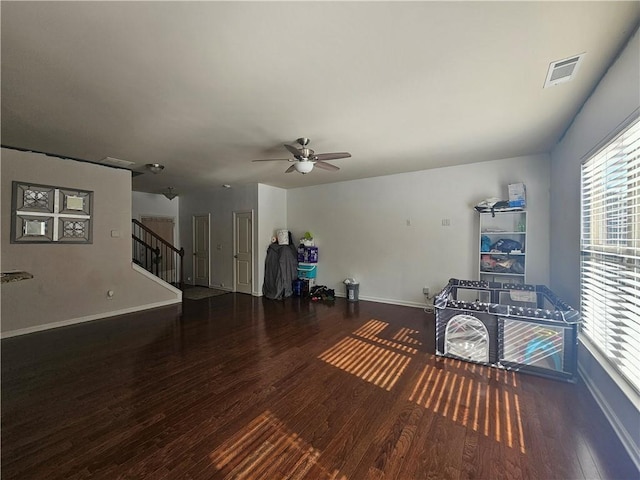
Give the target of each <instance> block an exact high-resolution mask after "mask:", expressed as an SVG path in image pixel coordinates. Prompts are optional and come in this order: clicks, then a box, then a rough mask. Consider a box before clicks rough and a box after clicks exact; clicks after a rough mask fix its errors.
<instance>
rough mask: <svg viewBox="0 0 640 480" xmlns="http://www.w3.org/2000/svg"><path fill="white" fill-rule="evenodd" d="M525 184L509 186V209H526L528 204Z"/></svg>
mask: <svg viewBox="0 0 640 480" xmlns="http://www.w3.org/2000/svg"><path fill="white" fill-rule="evenodd" d="M526 196H527V195H526V188H525V186H524V183H511V184H509V207H519V208H524V207H525V206H526V204H527V199H526Z"/></svg>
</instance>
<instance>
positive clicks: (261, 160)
mask: <svg viewBox="0 0 640 480" xmlns="http://www.w3.org/2000/svg"><path fill="white" fill-rule="evenodd" d="M251 161H252V162H290V161H291V160H290V159H288V158H261V159H259V160H251Z"/></svg>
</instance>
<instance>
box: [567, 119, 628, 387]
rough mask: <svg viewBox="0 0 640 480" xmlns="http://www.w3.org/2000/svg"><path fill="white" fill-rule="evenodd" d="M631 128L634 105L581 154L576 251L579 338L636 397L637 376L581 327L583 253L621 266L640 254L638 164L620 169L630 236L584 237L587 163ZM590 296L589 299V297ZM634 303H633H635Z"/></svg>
mask: <svg viewBox="0 0 640 480" xmlns="http://www.w3.org/2000/svg"><path fill="white" fill-rule="evenodd" d="M631 128H637V129H638V130H640V109H636V110H635V111H634V112H633V113H632V114H631V115H630V116H629V117H627V119H625V121H623V122H622V123H621V124H620V125H618V127H617V128H616V129H615V130H614V131H613V132H612V133H611V134H610V135H608V136H607V137H606V138H605V139H604V140H603V141H602V142H600V143H599V144H598V145H597V146H596V147H595V148H593V149H592V150H591V151H589V152H588V153H587V154H586V155H584V156H583V158H582V160H581V162H580V245H579V252H580V279H579V280H580V281H579V287H580V308H581V310H583V320H585V323H586V325H585V324H583V326H582V327H581V333H582V338H581V342H582V343H583V344H584V345H585V346H586V347H587V349H588V350H589V351H591V353H592V354H593V353H594V350H595V352H597V355H594V357H596V359H597V361H598V362H599V363H600V364H601V365H602V367H603V368H604V369H605V371H607V372H608V373H609V375H610V376H611V377H612V379H613V380H614V381H615V382H616V383H617V384H618V385H619V386H620V387H621V388H622V390H623V391H625V392H627V394H629V393H631V394H632V395H628V396H630V397H631V396H633V397H635V398H640V379H639V378H638V376H635V375H634V378H633V379H632V378H631V377H628V376H627V375H626V374H625V373H624V371H623V369H622V368H620V367H618V366H617V365H616V364H615V362H614V359H615V358H616V357H615V356H614V355H612V352H615V349H614V348H608V346H607V345H606V341H604V342H602V339H598V338H596V337H592V336H591V335H589V333H588V331H585V329H586V328H587V325H588V329H590V330H594V329H593V328H591V326H592V325H594V322H590V323H589V322H588V320H587V319H586V318H585V316H584V315H585V313H586V312H584V306H585V299H584V297H585V295H588V292H586V286H585V278H586V279H587V280H588V279H589V278H588V276H585V263H584V262H585V258H586V257H587V256H590V257H591V258H593V259H594V260H596V261H598V259H597V258H595V257H602V258H601V259H600V261H601V262H602V263H605V259H606V257H621V264H622V268H625V266H624V260H625V259H630V258H631V259H636V260H635V261H636V262H637V258H638V257H640V250H639V247H640V243H639V242H640V239H639V238H638V234H639V233H640V218H639V215H640V198H639V193H640V191H639V190H638V188H639V185H640V168H639V167H634V168H632V169H629V168H626V166H623V167H622V169H623V170H625V171H626V173H623V174H622V175H623V177H624V178H626V181H623V183H624V185H625V187H624V192H623V198H624V196H627V197H628V196H630V195H631V200H632V201H633V202H634V203H633V204H632V208H631V211H630V212H628V213H625V217H624V220H625V221H626V222H627V224H626V226H627V227H628V228H629V232H628V235H630V236H628V237H627V240H625V241H623V242H621V241H620V238H619V237H618V238H614V239H613V240H614V244H612V245H608V244H607V241H608V235H607V234H606V233H605V234H604V235H600V238H598V239H597V240H600V241H597V240H595V241H594V238H593V235H592V234H591V233H590V234H589V238H588V239H587V240H585V213H586V208H585V197H586V193H585V189H586V183H585V169H586V168H590V167H591V168H597V167H598V163H600V164H602V163H605V162H606V160H603V159H599V160H598V159H597V157H598V155H600V154H602V153H603V152H604V151H605V150H607V149H609V148H610V147H611V145H612V144H614V142H616V141H618V139H619V138H620V137H621V136H623V135H627V134H628V133H629V130H630V129H631ZM633 151H635V152H638V151H639V150H633ZM594 160H595V161H596V164H595V165H594V166H588V164H589V163H590V162H592V161H594ZM632 160H636V161H640V154H636V155H635V156H634V157H633V159H632ZM625 165H626V164H625ZM603 168H606V167H602V166H600V169H603ZM589 176H590V177H591V178H593V177H592V173H589ZM600 178H602V179H603V180H602V181H603V183H604V182H606V181H607V180H606V177H605V176H604V175H601V176H600ZM590 194H593V191H592V192H590ZM603 195H604V194H603ZM596 201H597V203H598V204H600V206H606V203H607V202H606V199H605V198H604V197H603V196H601V198H600V199H598V198H597V195H596ZM591 208H594V206H593V205H592V206H591ZM618 210H619V211H620V210H624V208H618ZM593 218H594V217H592V214H591V213H589V221H592V220H593ZM604 225H605V227H604V228H606V225H607V220H606V215H605V217H604ZM591 227H592V228H597V226H593V225H591ZM592 231H593V230H590V232H592ZM629 240H630V241H631V244H629ZM625 242H626V243H627V245H623V243H625ZM588 247H592V248H588ZM593 247H595V248H593ZM601 268H603V269H604V270H605V271H606V266H604V265H603V266H602V267H601ZM633 268H634V265H632V266H631V267H630V268H629V271H632V270H633ZM591 278H596V277H594V276H591ZM600 278H601V279H602V281H603V282H604V276H601V277H600ZM620 283H621V282H617V283H616V285H620ZM591 300H592V301H593V298H592V299H591ZM634 306H635V307H637V306H636V305H634ZM602 308H603V309H606V308H607V306H606V305H603V306H602ZM608 308H611V307H608ZM628 310H632V309H631V308H628ZM634 321H635V320H634ZM598 323H602V322H598ZM633 326H635V323H634V324H633ZM637 326H638V327H640V322H639V323H638V324H637ZM596 328H597V327H596ZM601 329H602V330H603V331H605V332H606V335H607V337H609V336H610V335H612V330H613V329H612V328H611V327H610V326H607V325H606V324H605V325H601ZM613 333H615V332H613ZM633 340H636V339H635V338H633ZM600 343H604V348H603V346H602V345H600ZM633 344H635V342H633ZM633 344H632V345H633ZM607 350H609V352H607ZM631 352H632V353H633V352H634V349H633V348H632V350H631ZM617 358H620V357H617ZM623 359H624V360H625V361H628V355H627V356H625V357H623ZM632 366H633V363H632ZM634 373H635V372H634Z"/></svg>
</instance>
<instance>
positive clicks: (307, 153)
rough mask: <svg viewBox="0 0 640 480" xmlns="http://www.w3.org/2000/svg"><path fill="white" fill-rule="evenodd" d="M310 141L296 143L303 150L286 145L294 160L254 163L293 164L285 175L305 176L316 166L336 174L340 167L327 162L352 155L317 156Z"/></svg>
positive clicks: (270, 160)
mask: <svg viewBox="0 0 640 480" xmlns="http://www.w3.org/2000/svg"><path fill="white" fill-rule="evenodd" d="M310 141H311V140H309V139H308V138H307V137H300V138H298V139H297V140H296V142H297V143H298V144H299V145H300V147H301V148H298V147H294V146H293V145H288V144H286V143H285V145H284V147H285V148H286V149H287V150H289V152H290V153H291V154H292V155H293V157H294V158H292V159H291V158H265V159H261V160H253V161H254V162H280V161H286V162H292V163H293V165H291V166H290V167H289V168H287V169H286V170H285V173H291V172H293V171H296V172H299V173H302V174H303V175H304V174H306V173H309V172H310V171H311V170H313V167H314V165H315V166H317V167H318V168H321V169H323V170H329V171H332V172H335V171H336V170H340V167H336V166H335V165H333V164H331V163H327V162H326V160H338V159H340V158H349V157H351V154H350V153H349V152H335V153H318V154H316V153H315V152H314V151H313V150H312V149H310V148H308V147H307V145H309V142H310Z"/></svg>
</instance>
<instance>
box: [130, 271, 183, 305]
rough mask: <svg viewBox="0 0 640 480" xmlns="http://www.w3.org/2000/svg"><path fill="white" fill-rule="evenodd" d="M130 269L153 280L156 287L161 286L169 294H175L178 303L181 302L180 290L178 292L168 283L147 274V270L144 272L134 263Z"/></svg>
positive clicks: (149, 273)
mask: <svg viewBox="0 0 640 480" xmlns="http://www.w3.org/2000/svg"><path fill="white" fill-rule="evenodd" d="M131 268H133V269H134V270H135V271H136V272H138V273H139V274H141V275H144V276H145V277H147V278H148V279H150V280H153V281H154V282H155V283H157V284H158V285H161V286H163V287H164V288H166V289H167V290H169V291H170V292H173V293H175V294H176V295H177V296H178V299H179V300H180V301H182V290H180V289H179V288H176V287H174V286H173V285H171V284H170V283H167V282H165V281H164V280H162V279H161V278H159V277H156V276H155V275H154V274H153V273H151V272H148V271H147V270H145V269H144V268H142V267H141V266H140V265H137V264H135V263H133V262H132V263H131Z"/></svg>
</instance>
